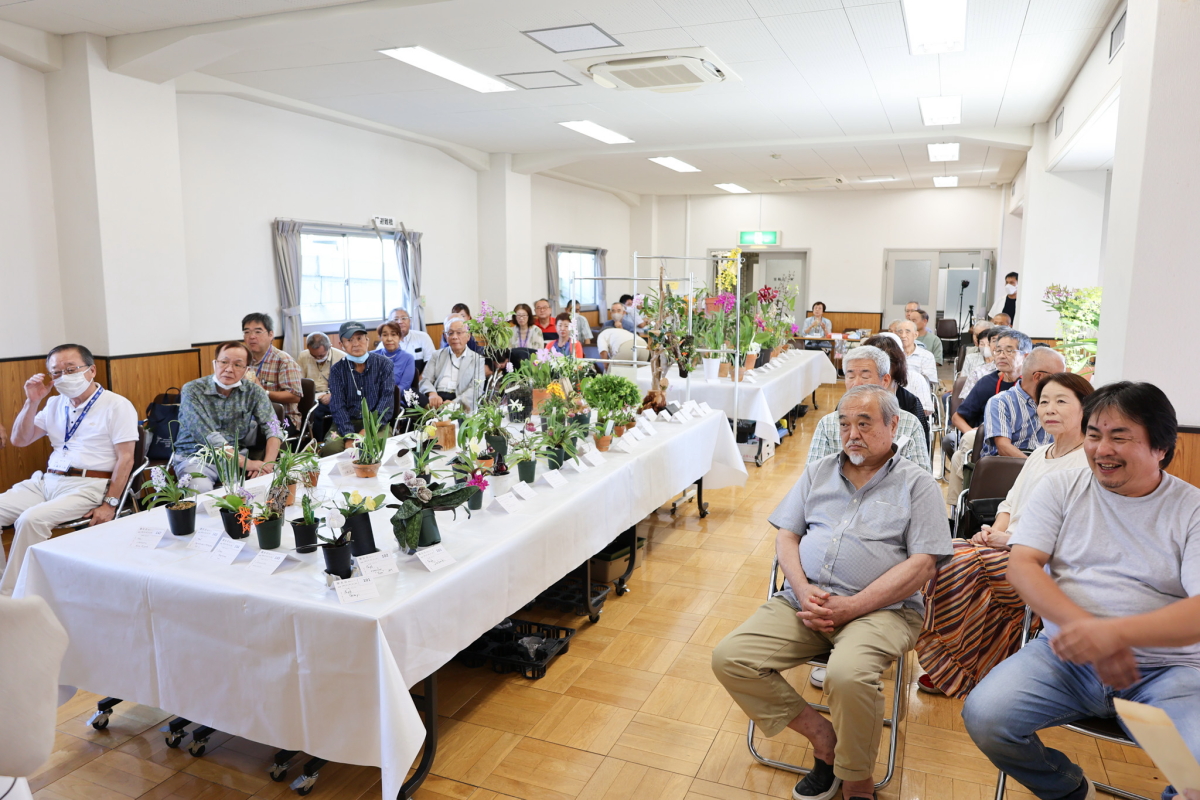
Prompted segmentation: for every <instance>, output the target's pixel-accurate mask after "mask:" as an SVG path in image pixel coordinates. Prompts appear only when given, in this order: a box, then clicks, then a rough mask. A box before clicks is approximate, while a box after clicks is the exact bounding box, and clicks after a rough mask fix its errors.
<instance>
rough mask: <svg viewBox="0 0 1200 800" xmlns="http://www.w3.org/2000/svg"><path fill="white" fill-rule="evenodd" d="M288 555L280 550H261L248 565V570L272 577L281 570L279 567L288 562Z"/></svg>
mask: <svg viewBox="0 0 1200 800" xmlns="http://www.w3.org/2000/svg"><path fill="white" fill-rule="evenodd" d="M287 557H288V554H287V553H286V552H283V551H280V550H259V551H258V555H256V556H255V557H254V558H253V559H251V561H250V563H249V564H247V565H246V569H247V570H249V571H250V572H258V573H261V574H263V575H270V574H271V573H272V572H274V571H275V570H277V569H279V565H280V564H282V563H283V562H284V561H287Z"/></svg>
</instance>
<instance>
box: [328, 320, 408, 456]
mask: <svg viewBox="0 0 1200 800" xmlns="http://www.w3.org/2000/svg"><path fill="white" fill-rule="evenodd" d="M338 336H339V337H341V340H342V348H343V349H344V350H345V351H346V357H345V358H343V359H342V360H341V361H339V362H338V363H336V364H334V365H333V367H332V368H331V369H330V370H329V394H330V398H329V410H330V412H331V413H332V414H333V424H334V427H335V428H337V432H338V434H339V435H341V436H346V435H348V434H351V433H359V432H360V431H361V430H362V401H363V400H364V399H365V400H366V401H367V407H368V408H370V409H371V411H373V412H374V413H375V414H377V415H378V416H379V421H380V422H387V421H388V420H390V419H391V418H392V413H393V412H394V410H395V405H394V404H395V399H396V380H395V377H394V369H393V368H392V361H391V359H389V358H388V357H387V356H385V355H383V354H382V353H370V352H368V351H367V348H369V347H370V346H371V340H370V337H368V336H367V329H366V327H364V326H363V324H362V323H361V322H353V321H351V322H344V323H342V327H341V328H340V329H338Z"/></svg>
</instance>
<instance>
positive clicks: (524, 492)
mask: <svg viewBox="0 0 1200 800" xmlns="http://www.w3.org/2000/svg"><path fill="white" fill-rule="evenodd" d="M512 493H513V494H515V495H516V496H517V497H519V498H521V499H522V500H532V499H533V498H535V497H537V490H535V489H534V488H533V486H531V485H530V484H528V483H526V482H525V481H517V482H516V483H514V484H513V487H512Z"/></svg>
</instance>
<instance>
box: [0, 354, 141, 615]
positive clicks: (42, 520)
mask: <svg viewBox="0 0 1200 800" xmlns="http://www.w3.org/2000/svg"><path fill="white" fill-rule="evenodd" d="M46 367H47V370H46V371H47V372H48V373H49V377H50V380H51V381H52V385H53V388H54V389H56V390H57V392H58V393H57V394H55V395H53V396H50V388H51V385H48V384H47V383H46V374H45V373H38V374H37V375H34V376H33V377H31V378H30V379H29V380H27V381H25V404H24V406H22V408H21V411H20V413H19V414H17V419H16V422H14V423H13V429H12V443H13V445H15V446H16V447H28V446H29V445H31V444H33V443H34V442H36V441H37V440H38V439H40V438H42V437H43V436H45V437H47V438H49V440H50V445H51V452H50V458H49V460H48V463H47V465H46V469H45V470H44V471H38V472H35V473H33V476H32V477H31V478H30V479H29V480H27V481H21V482H20V483H18V484H17V485H16V486H14V487H12V488H11V489H9V490H8V491H7V492H5V493H4V494H0V525H12V526H13V527H14V529H15V532H16V536H15V537H14V538H13V543H12V552H11V554H10V556H9V560H8V566H7V567H4V551H3V549H2V548H0V567H4V576H3V577H2V578H0V595H11V594H12V592H13V589H14V588H15V587H16V584H17V573H18V572H20V570H21V561H22V560H23V559H24V557H25V551H26V550H28V549H29V548H30V547H31V546H33V545H35V544H38V543H39V542H44V541H45V540H47V539H49V538H50V533H51V531H52V530H53V529H54V527H55V526H57V525H62V524H63V523H66V522H71V521H72V520H77V519H80V518H84V519H87V520H89V521H90V523H91V524H92V525H99V524H101V523H104V522H108V521H109V520H110V519H112V518H113V516H114V515H115V514H116V510H117V506H118V505H119V503H120V497H121V492H123V491H124V490H125V483H126V481H128V480H129V472H130V470H131V469H132V468H133V448H134V442H136V441H137V438H138V428H137V411H135V410H134V408H133V404H132V403H130V402H129V401H128V400H126V399H125V398H124V397H121V395H119V394H115V393H113V392H110V391H108V390H106V389H105V388H104V387H102V386H101V385H100V384H98V383H96V362H95V360H94V359H93V358H92V353H91V351H89V350H88V349H87V348H86V347H84V346H83V345H78V344H63V345H59V346H58V347H56V348H54V349H53V350H51V351H50V355H48V356H47V357H46ZM47 397H49V399H48V400H47ZM43 400H46V407H45V408H43V409H42V410H41V411H39V410H38V407H39V406H40V405H41V403H42V401H43Z"/></svg>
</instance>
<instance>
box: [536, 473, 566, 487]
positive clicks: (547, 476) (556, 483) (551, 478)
mask: <svg viewBox="0 0 1200 800" xmlns="http://www.w3.org/2000/svg"><path fill="white" fill-rule="evenodd" d="M542 478H543V479H544V480H545V481H546V483H548V484H549V485H550V488H551V489H561V488H562V487H564V486H566V485H567V479H566V478H565V477H564V476H563V474H562V473H561V472H559V471H558V470H556V469H552V470H550V471H549V472H543V473H542Z"/></svg>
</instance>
